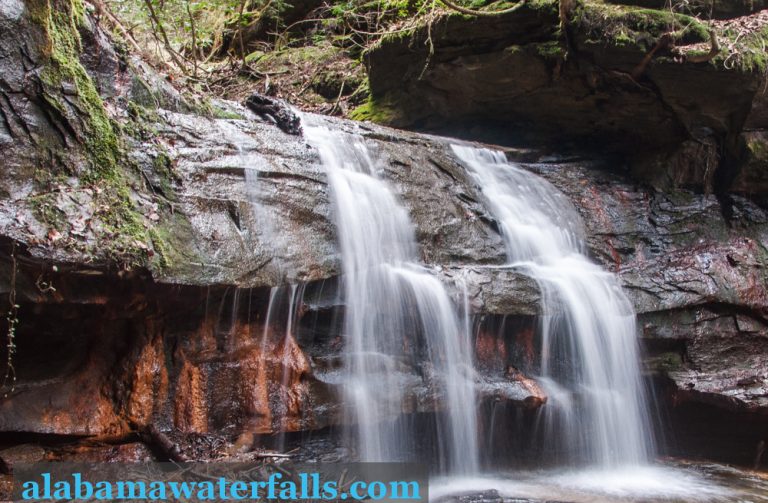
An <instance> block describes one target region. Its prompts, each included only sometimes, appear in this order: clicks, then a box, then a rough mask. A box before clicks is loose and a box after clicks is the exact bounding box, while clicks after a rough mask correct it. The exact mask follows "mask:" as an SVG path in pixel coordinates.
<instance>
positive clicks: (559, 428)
mask: <svg viewBox="0 0 768 503" xmlns="http://www.w3.org/2000/svg"><path fill="white" fill-rule="evenodd" d="M452 148H453V151H454V153H455V154H456V155H457V157H458V158H459V159H460V160H461V161H462V163H464V164H465V165H466V166H467V168H468V169H469V172H470V174H471V175H472V177H473V179H474V181H475V182H476V183H477V184H478V186H479V187H480V189H481V191H482V193H483V195H484V196H485V199H486V204H487V207H488V209H489V210H490V212H491V214H492V215H493V217H494V218H495V219H496V220H498V222H499V225H500V228H501V232H502V235H503V237H504V242H505V244H506V249H507V257H508V260H509V262H510V263H511V264H514V265H515V266H517V267H519V268H521V270H523V271H524V272H525V273H526V274H528V275H530V276H531V277H532V278H533V279H535V280H536V282H537V283H538V285H539V288H540V289H541V293H542V306H541V309H542V316H541V322H540V328H539V330H540V336H541V376H539V379H540V382H541V384H542V385H543V386H544V388H545V390H546V391H547V394H548V398H549V400H548V402H547V404H546V405H545V407H544V409H543V410H544V422H545V425H544V427H545V428H547V430H548V431H552V432H558V435H557V438H558V439H560V441H561V442H564V443H565V445H564V446H559V448H560V449H564V450H565V451H566V452H567V453H572V454H573V455H576V456H578V457H579V458H580V459H582V460H586V461H587V463H588V464H589V465H590V466H599V467H603V468H615V467H617V466H632V465H634V466H638V465H641V464H644V463H647V462H648V461H649V460H650V458H651V455H652V453H653V451H654V447H653V439H652V435H651V432H650V427H649V421H648V417H647V410H648V406H647V403H646V399H645V393H644V389H643V386H642V382H641V376H640V369H639V361H640V358H639V354H638V347H637V331H636V326H635V315H634V311H633V309H632V306H631V304H630V302H629V300H628V299H627V297H626V295H625V294H624V293H623V291H622V289H621V286H620V285H619V283H618V280H617V278H616V277H615V276H614V275H613V274H610V273H608V272H607V271H605V270H603V269H602V268H600V267H599V266H598V265H596V264H594V263H592V262H591V261H590V260H589V259H588V258H587V257H586V256H585V254H584V253H585V245H584V235H583V231H582V225H581V221H580V219H579V216H578V215H577V213H576V211H575V210H574V209H573V207H572V206H571V205H570V203H569V202H568V201H567V199H566V198H565V196H563V194H561V193H560V192H559V191H558V190H557V189H555V188H554V187H553V186H552V185H551V184H549V183H548V182H547V181H545V180H544V179H542V178H540V177H538V176H536V175H534V174H532V173H529V172H527V171H525V170H523V169H520V168H518V167H516V166H513V165H511V164H510V163H508V162H507V160H506V157H505V156H504V154H502V153H501V152H496V151H492V150H488V149H479V148H474V147H467V146H459V145H454V146H453V147H452Z"/></svg>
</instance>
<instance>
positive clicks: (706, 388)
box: [535, 165, 768, 411]
mask: <svg viewBox="0 0 768 503" xmlns="http://www.w3.org/2000/svg"><path fill="white" fill-rule="evenodd" d="M535 169H536V171H537V172H539V174H541V175H542V176H544V177H546V178H547V179H549V180H550V181H551V182H552V183H553V184H555V185H556V186H557V187H558V188H560V189H561V190H562V191H563V192H565V193H566V194H567V195H568V196H569V197H570V198H571V200H572V201H573V202H574V204H575V206H576V208H577V209H578V210H579V211H580V213H581V216H582V218H583V219H584V222H585V226H586V231H587V238H588V244H589V247H590V250H591V253H592V255H593V257H594V258H595V259H597V260H598V261H599V262H601V263H602V264H603V265H604V266H605V267H606V268H607V269H609V270H612V271H614V272H616V273H618V274H619V277H620V278H621V280H622V283H623V285H624V288H625V290H626V292H627V294H628V295H629V297H630V299H631V300H632V302H633V304H634V306H635V309H636V311H637V313H638V321H639V325H640V328H641V330H642V333H641V335H642V337H643V338H644V341H645V343H646V345H647V346H648V347H649V348H650V357H651V359H650V360H649V365H650V367H651V368H652V369H656V370H662V371H664V372H668V375H669V376H670V377H671V378H672V380H673V382H674V383H675V384H676V385H677V386H678V387H679V389H680V390H683V392H682V393H681V394H680V395H679V396H678V399H679V400H681V401H685V400H692V401H702V402H705V403H717V404H718V405H719V406H722V407H726V408H730V409H735V410H741V409H748V410H763V411H764V410H765V406H766V401H765V386H766V384H767V383H768V357H767V353H766V351H765V348H766V341H767V340H768V213H766V211H765V210H764V209H762V208H760V207H759V206H757V205H755V204H754V203H752V202H751V201H749V200H747V199H744V198H741V197H738V196H734V197H732V198H730V199H729V200H727V201H724V202H720V201H718V199H717V198H715V197H714V196H709V195H703V194H695V193H692V192H688V191H682V190H678V191H674V192H672V191H670V192H658V191H656V190H653V189H650V188H647V187H644V186H642V185H638V184H636V183H634V182H632V181H630V180H628V179H621V178H618V177H616V176H614V175H611V174H609V173H608V172H607V171H602V172H601V171H599V170H584V169H583V168H579V167H577V166H569V167H568V168H567V169H563V167H560V168H557V167H546V166H541V165H540V166H537V167H536V168H535ZM726 215H727V216H728V218H726Z"/></svg>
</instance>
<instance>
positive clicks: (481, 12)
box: [440, 0, 526, 16]
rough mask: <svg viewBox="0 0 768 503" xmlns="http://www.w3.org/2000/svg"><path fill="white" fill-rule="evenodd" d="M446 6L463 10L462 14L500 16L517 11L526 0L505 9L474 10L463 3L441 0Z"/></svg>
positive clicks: (459, 10)
mask: <svg viewBox="0 0 768 503" xmlns="http://www.w3.org/2000/svg"><path fill="white" fill-rule="evenodd" d="M440 1H441V2H442V3H443V4H444V5H445V6H446V7H448V8H451V9H453V10H455V11H458V12H461V13H462V14H468V15H470V16H500V15H502V14H509V13H510V12H515V11H516V10H517V9H519V8H520V7H522V6H523V5H525V2H526V0H520V1H519V2H517V3H516V4H515V5H513V6H512V7H510V8H508V9H504V10H495V11H494V10H488V11H486V10H474V9H467V8H466V7H462V6H461V5H457V4H455V3H453V2H452V1H451V0H440Z"/></svg>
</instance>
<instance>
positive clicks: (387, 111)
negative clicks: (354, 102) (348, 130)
mask: <svg viewBox="0 0 768 503" xmlns="http://www.w3.org/2000/svg"><path fill="white" fill-rule="evenodd" d="M387 102H388V100H386V99H385V100H375V99H373V98H372V97H371V98H368V101H366V102H365V103H363V104H362V105H360V106H359V107H357V108H355V109H354V110H352V111H351V112H350V113H349V118H350V119H352V120H355V121H370V122H375V123H377V124H391V123H392V122H393V121H394V120H395V118H396V113H395V111H394V109H393V108H392V107H391V106H390V105H389V104H386V103H387Z"/></svg>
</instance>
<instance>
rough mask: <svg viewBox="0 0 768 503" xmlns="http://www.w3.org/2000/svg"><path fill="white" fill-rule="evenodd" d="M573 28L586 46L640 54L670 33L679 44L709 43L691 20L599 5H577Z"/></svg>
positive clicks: (703, 30)
mask: <svg viewBox="0 0 768 503" xmlns="http://www.w3.org/2000/svg"><path fill="white" fill-rule="evenodd" d="M572 25H573V26H574V27H575V28H576V31H577V32H578V33H579V34H580V35H581V36H582V37H584V38H585V39H586V40H587V41H588V42H592V43H608V44H611V45H615V46H617V47H630V46H631V47H638V48H640V49H642V50H649V49H650V48H651V47H652V46H653V45H655V43H656V41H657V40H658V38H659V37H660V36H661V35H663V34H665V33H671V34H672V36H673V38H674V39H675V40H676V41H677V42H678V43H679V44H692V43H697V42H705V41H707V40H709V34H708V31H707V27H706V26H705V25H704V24H703V23H701V22H700V21H698V20H697V19H695V18H693V17H690V16H686V15H683V14H678V13H673V12H670V11H668V10H657V9H642V8H636V7H627V6H623V5H608V4H603V3H600V2H585V3H583V4H580V5H579V6H578V7H577V8H576V9H575V11H574V15H573V20H572Z"/></svg>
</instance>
